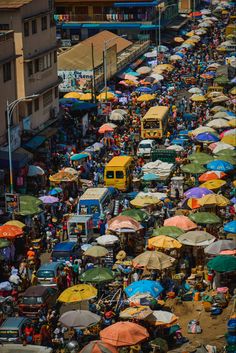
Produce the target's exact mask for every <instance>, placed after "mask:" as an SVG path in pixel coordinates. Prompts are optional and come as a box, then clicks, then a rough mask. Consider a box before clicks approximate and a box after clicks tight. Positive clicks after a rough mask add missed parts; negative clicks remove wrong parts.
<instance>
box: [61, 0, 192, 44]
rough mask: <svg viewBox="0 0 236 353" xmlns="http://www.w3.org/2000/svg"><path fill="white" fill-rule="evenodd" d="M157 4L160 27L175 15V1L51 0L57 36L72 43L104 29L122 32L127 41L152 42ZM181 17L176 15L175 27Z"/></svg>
mask: <svg viewBox="0 0 236 353" xmlns="http://www.w3.org/2000/svg"><path fill="white" fill-rule="evenodd" d="M158 6H161V10H162V11H161V28H162V29H164V28H165V27H166V26H167V25H169V24H170V23H171V22H172V21H175V20H176V19H177V18H178V17H179V16H178V1H176V0H145V1H143V0H130V1H122V0H121V1H115V0H95V1H92V0H81V1H78V0H55V15H54V18H55V20H56V22H57V35H58V38H59V37H61V38H62V39H70V40H71V41H72V44H73V43H75V42H78V41H80V40H84V39H86V38H88V37H90V36H92V35H95V34H97V33H98V32H100V31H103V30H108V31H112V32H113V33H115V34H117V35H124V34H125V35H127V39H129V40H140V39H141V40H142V39H145V40H147V39H151V40H152V41H153V42H154V43H155V42H157V38H158V29H159V7H158ZM185 20H186V19H183V18H182V17H181V18H178V26H180V24H181V23H183V24H184V23H185ZM181 21H182V22H181Z"/></svg>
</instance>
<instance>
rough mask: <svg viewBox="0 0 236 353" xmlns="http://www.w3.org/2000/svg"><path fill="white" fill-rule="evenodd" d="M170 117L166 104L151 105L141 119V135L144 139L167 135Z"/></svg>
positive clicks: (159, 137)
mask: <svg viewBox="0 0 236 353" xmlns="http://www.w3.org/2000/svg"><path fill="white" fill-rule="evenodd" d="M168 118H169V108H168V107H166V106H163V105H161V106H155V107H151V108H150V109H149V110H148V112H147V113H146V114H145V115H144V116H143V117H142V119H141V137H142V138H143V139H161V138H163V136H164V135H165V132H166V128H167V124H168Z"/></svg>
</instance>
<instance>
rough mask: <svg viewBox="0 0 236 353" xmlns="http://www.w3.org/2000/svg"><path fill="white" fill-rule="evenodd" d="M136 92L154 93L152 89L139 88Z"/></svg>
mask: <svg viewBox="0 0 236 353" xmlns="http://www.w3.org/2000/svg"><path fill="white" fill-rule="evenodd" d="M135 91H136V92H145V93H152V89H151V88H150V87H145V86H144V87H138V88H137V89H136V90H135Z"/></svg>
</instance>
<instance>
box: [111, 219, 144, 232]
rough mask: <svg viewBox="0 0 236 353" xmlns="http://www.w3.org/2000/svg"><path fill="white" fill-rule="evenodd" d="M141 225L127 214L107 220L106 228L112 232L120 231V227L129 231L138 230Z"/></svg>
mask: <svg viewBox="0 0 236 353" xmlns="http://www.w3.org/2000/svg"><path fill="white" fill-rule="evenodd" d="M142 228H143V227H142V226H141V224H140V223H139V222H137V221H136V220H135V219H134V218H132V217H128V216H121V215H119V216H117V217H114V218H112V219H111V220H110V221H109V222H108V229H109V230H110V231H113V232H121V231H122V229H130V231H132V230H133V231H135V232H137V231H139V230H141V229H142Z"/></svg>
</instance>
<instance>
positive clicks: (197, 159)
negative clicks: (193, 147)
mask: <svg viewBox="0 0 236 353" xmlns="http://www.w3.org/2000/svg"><path fill="white" fill-rule="evenodd" d="M188 159H189V160H190V161H191V162H192V163H193V162H194V163H198V164H201V165H202V164H207V163H209V162H211V161H213V160H214V158H213V157H212V156H210V155H209V154H207V153H203V152H197V153H193V154H190V155H189V156H188Z"/></svg>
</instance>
